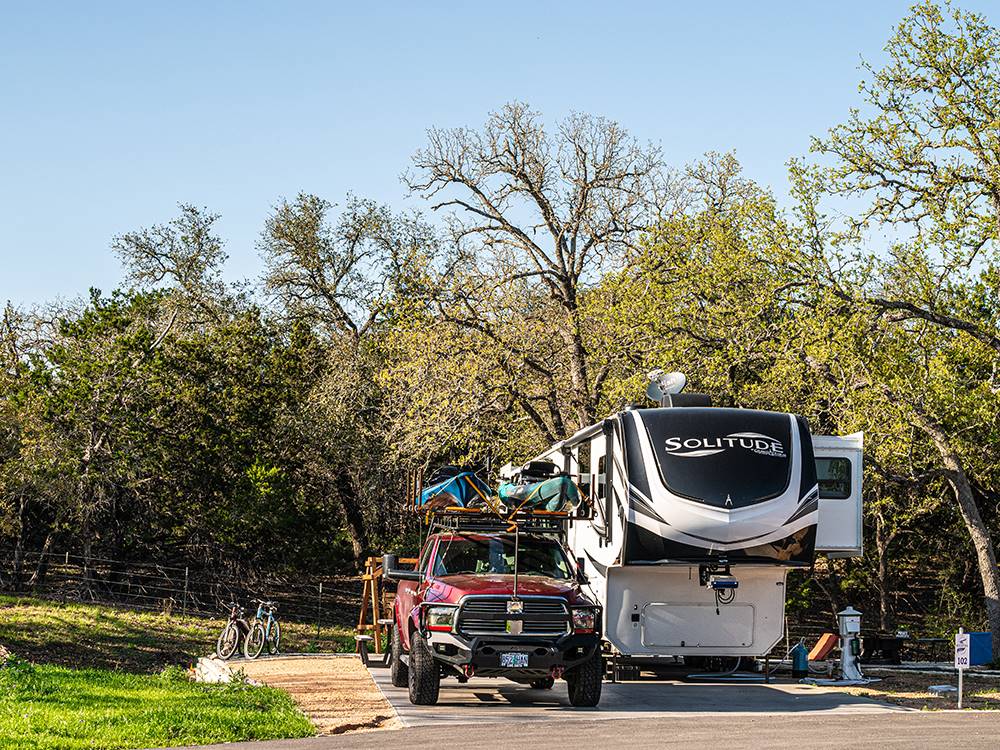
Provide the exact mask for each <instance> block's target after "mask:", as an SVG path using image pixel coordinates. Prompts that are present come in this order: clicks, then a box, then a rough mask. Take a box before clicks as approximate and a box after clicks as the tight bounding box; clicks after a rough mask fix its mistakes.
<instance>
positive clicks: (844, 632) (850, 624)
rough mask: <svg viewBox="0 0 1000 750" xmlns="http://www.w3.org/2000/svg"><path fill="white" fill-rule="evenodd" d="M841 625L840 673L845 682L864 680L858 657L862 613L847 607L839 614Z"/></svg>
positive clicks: (859, 652)
mask: <svg viewBox="0 0 1000 750" xmlns="http://www.w3.org/2000/svg"><path fill="white" fill-rule="evenodd" d="M837 621H838V622H839V623H840V671H841V678H842V679H844V680H863V679H865V676H864V675H863V674H861V665H860V663H859V661H858V657H859V656H860V654H861V613H860V612H858V611H857V610H856V609H854V607H847V608H846V609H844V610H843V611H841V612H838V613H837Z"/></svg>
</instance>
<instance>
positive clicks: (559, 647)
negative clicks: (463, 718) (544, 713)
mask: <svg viewBox="0 0 1000 750" xmlns="http://www.w3.org/2000/svg"><path fill="white" fill-rule="evenodd" d="M414 637H415V638H419V637H420V636H419V635H418V634H416V633H414ZM427 645H428V646H429V647H430V650H431V653H433V654H434V658H435V660H437V661H438V662H441V663H444V664H446V665H449V666H451V667H454V669H455V670H456V671H457V672H459V673H461V674H467V673H469V672H470V671H473V672H474V673H475V674H476V675H479V676H481V677H507V678H510V679H514V680H522V681H523V680H532V679H538V678H541V677H548V676H550V675H551V674H552V673H553V671H554V670H560V671H564V670H567V669H572V668H573V667H575V666H576V665H578V664H581V663H582V662H584V661H586V660H587V659H589V658H591V657H592V656H593V655H594V653H595V652H596V651H597V650H598V649H600V647H601V636H600V634H599V633H567V634H565V635H561V636H553V637H544V636H515V635H506V636H504V635H481V636H464V635H462V634H460V633H444V632H438V631H432V632H429V633H428V634H427ZM515 652H519V653H525V654H527V655H528V666H527V667H501V666H500V654H506V653H515ZM470 667H471V670H470V669H468V668H470Z"/></svg>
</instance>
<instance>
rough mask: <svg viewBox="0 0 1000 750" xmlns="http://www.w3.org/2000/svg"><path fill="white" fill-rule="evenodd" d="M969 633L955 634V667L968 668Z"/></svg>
mask: <svg viewBox="0 0 1000 750" xmlns="http://www.w3.org/2000/svg"><path fill="white" fill-rule="evenodd" d="M969 648H970V644H969V634H968V633H956V634H955V669H968V668H969Z"/></svg>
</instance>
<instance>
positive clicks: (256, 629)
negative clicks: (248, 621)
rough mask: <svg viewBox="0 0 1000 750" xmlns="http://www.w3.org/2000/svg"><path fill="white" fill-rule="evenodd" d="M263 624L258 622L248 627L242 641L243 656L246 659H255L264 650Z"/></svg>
mask: <svg viewBox="0 0 1000 750" xmlns="http://www.w3.org/2000/svg"><path fill="white" fill-rule="evenodd" d="M264 635H265V634H264V623H262V622H261V621H260V620H257V621H256V622H254V624H253V625H251V626H250V632H249V633H247V637H246V640H244V641H243V655H244V656H245V657H246V658H248V659H256V658H257V657H258V656H260V652H261V651H263V650H264Z"/></svg>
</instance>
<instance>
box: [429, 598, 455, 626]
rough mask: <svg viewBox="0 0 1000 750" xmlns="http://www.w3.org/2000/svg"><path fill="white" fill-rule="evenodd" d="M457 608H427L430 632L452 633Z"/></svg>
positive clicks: (438, 606)
mask: <svg viewBox="0 0 1000 750" xmlns="http://www.w3.org/2000/svg"><path fill="white" fill-rule="evenodd" d="M456 610H457V607H446V606H441V605H437V606H432V607H427V612H426V617H427V619H426V621H425V622H426V624H427V629H428V630H439V631H445V632H449V633H450V632H451V631H452V629H453V628H454V627H455V611H456Z"/></svg>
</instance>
